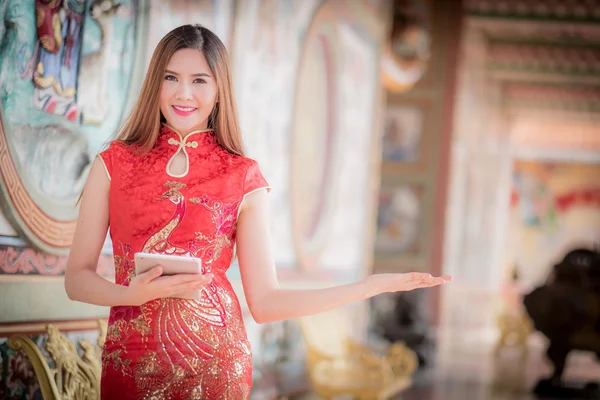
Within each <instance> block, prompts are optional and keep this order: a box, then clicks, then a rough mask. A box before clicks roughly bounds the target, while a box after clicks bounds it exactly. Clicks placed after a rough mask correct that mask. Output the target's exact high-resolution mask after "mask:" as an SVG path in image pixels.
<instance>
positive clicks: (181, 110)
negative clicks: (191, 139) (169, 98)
mask: <svg viewBox="0 0 600 400" xmlns="http://www.w3.org/2000/svg"><path fill="white" fill-rule="evenodd" d="M171 107H173V111H175V114H177V115H181V116H182V117H187V116H188V115H191V114H193V113H194V111H196V110H197V108H194V107H183V106H171Z"/></svg>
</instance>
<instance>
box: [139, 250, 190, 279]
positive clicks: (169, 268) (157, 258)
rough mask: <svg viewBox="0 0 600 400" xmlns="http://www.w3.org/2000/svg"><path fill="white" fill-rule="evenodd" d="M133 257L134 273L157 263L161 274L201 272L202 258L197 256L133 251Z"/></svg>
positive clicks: (141, 271) (140, 272)
mask: <svg viewBox="0 0 600 400" xmlns="http://www.w3.org/2000/svg"><path fill="white" fill-rule="evenodd" d="M134 258H135V274H136V275H139V274H143V273H144V272H146V271H148V270H149V269H151V268H152V267H155V266H157V265H161V266H162V267H163V273H162V274H163V275H176V274H201V273H202V260H201V259H199V258H194V257H183V256H172V255H167V254H154V253H135V255H134Z"/></svg>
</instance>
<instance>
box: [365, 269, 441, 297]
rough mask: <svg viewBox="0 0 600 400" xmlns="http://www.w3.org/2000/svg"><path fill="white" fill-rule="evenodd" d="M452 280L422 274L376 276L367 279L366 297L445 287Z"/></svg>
mask: <svg viewBox="0 0 600 400" xmlns="http://www.w3.org/2000/svg"><path fill="white" fill-rule="evenodd" d="M451 280H452V277H451V276H441V277H434V276H431V275H430V274H427V273H422V272H409V273H406V274H374V275H371V276H369V277H368V278H367V279H366V282H365V286H366V293H365V294H366V297H367V298H368V297H373V296H376V295H378V294H380V293H390V292H407V291H409V290H415V289H422V288H430V287H434V286H439V285H443V284H445V283H447V282H450V281H451Z"/></svg>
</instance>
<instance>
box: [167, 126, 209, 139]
mask: <svg viewBox="0 0 600 400" xmlns="http://www.w3.org/2000/svg"><path fill="white" fill-rule="evenodd" d="M165 126H167V127H168V128H169V129H171V130H172V131H173V132H175V133H177V134H178V135H179V136H181V138H182V139H185V138H186V137H188V136H190V135H191V134H193V133H202V132H208V131H212V129H209V128H206V127H205V128H194V129H192V130H190V131H188V132H182V131H179V130H177V129H175V128H173V126H172V125H169V124H168V123H166V124H165Z"/></svg>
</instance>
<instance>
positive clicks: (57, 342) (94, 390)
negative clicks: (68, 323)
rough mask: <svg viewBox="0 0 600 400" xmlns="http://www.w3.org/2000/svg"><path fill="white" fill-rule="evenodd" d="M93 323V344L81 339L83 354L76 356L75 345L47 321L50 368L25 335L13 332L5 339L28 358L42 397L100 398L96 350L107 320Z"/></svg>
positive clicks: (100, 344) (47, 399)
mask: <svg viewBox="0 0 600 400" xmlns="http://www.w3.org/2000/svg"><path fill="white" fill-rule="evenodd" d="M95 325H96V328H99V330H100V335H99V336H98V340H97V346H94V345H93V344H91V343H90V342H88V341H87V340H81V341H80V342H79V346H80V348H81V350H82V352H83V354H82V355H81V356H79V353H78V351H77V347H76V346H75V344H74V343H73V342H71V341H70V340H68V339H67V338H66V337H65V336H64V335H62V334H61V333H60V330H59V329H58V328H57V327H56V326H55V325H52V324H48V325H47V326H46V333H47V335H48V339H47V340H46V344H45V346H44V347H45V349H46V351H47V352H48V354H49V355H50V358H51V359H52V361H53V367H50V365H49V363H48V360H47V359H46V357H45V356H44V355H43V354H42V352H41V351H40V349H39V348H38V347H37V345H36V344H35V343H34V342H33V340H31V339H30V338H29V337H27V336H25V335H15V336H11V337H10V338H9V339H8V345H9V346H10V347H11V348H12V349H15V350H23V351H24V352H25V354H26V355H27V357H28V358H29V359H30V360H31V364H32V365H33V369H34V371H35V375H36V378H37V379H38V382H39V384H40V389H41V391H42V397H43V398H44V399H46V400H59V399H90V400H91V399H98V398H99V397H100V375H101V372H102V366H101V363H100V349H101V348H102V346H104V341H105V339H106V332H107V323H106V321H103V320H100V321H96V324H95Z"/></svg>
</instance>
